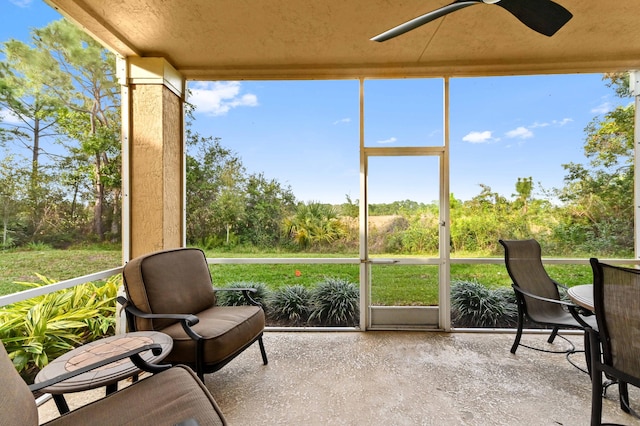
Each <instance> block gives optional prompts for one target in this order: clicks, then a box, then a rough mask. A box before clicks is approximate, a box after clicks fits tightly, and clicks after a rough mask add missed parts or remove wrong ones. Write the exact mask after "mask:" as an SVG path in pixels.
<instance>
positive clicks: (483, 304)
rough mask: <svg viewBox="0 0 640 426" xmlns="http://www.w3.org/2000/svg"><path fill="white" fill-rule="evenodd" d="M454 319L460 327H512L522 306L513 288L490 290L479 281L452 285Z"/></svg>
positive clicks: (460, 282)
mask: <svg viewBox="0 0 640 426" xmlns="http://www.w3.org/2000/svg"><path fill="white" fill-rule="evenodd" d="M451 308H452V319H453V322H454V324H455V326H457V327H480V328H495V327H511V326H513V325H515V324H516V322H517V315H518V308H517V305H516V304H515V302H514V296H513V291H511V290H510V289H505V288H500V289H489V288H487V287H485V286H484V285H482V284H480V283H478V282H477V281H454V282H453V283H452V284H451Z"/></svg>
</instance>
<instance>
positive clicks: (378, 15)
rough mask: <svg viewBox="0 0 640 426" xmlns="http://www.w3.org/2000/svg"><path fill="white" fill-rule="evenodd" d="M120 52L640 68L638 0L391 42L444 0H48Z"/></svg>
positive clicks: (206, 66)
mask: <svg viewBox="0 0 640 426" xmlns="http://www.w3.org/2000/svg"><path fill="white" fill-rule="evenodd" d="M46 1H47V2H48V3H49V4H50V5H52V6H53V7H55V8H56V9H58V10H59V11H60V13H62V14H63V15H65V16H67V17H68V18H70V19H71V20H73V21H75V22H76V23H78V24H79V25H81V26H82V27H84V28H85V30H86V31H88V32H89V33H90V34H92V35H93V36H94V37H96V38H97V39H98V40H100V41H101V42H102V43H103V44H104V45H105V46H107V47H108V48H109V49H111V50H112V51H114V52H116V53H118V54H120V55H122V56H131V55H133V56H142V57H164V58H166V59H167V60H168V61H169V62H170V63H171V64H172V65H173V66H174V67H175V68H176V69H177V70H178V71H179V72H181V73H182V74H183V75H184V76H185V77H187V78H188V79H212V80H215V79H221V80H229V79H314V78H357V77H411V76H425V77H428V76H479V75H509V74H545V73H572V72H607V71H624V70H631V69H637V68H640V25H638V21H637V16H638V9H639V6H640V4H639V2H638V1H637V0H616V1H615V2H605V1H597V2H596V1H585V0H557V1H558V2H559V3H560V4H562V5H563V6H564V7H565V8H567V9H568V10H570V11H571V12H572V13H573V15H574V17H573V19H572V20H571V21H569V23H568V24H567V25H565V27H563V28H562V29H560V31H558V32H557V33H556V34H555V35H554V36H553V37H546V36H543V35H540V34H538V33H536V32H534V31H532V30H530V29H528V28H527V27H525V26H524V25H523V24H521V23H520V22H519V21H518V20H517V19H515V18H514V17H513V16H511V15H510V14H509V13H508V12H506V11H505V10H503V9H502V8H500V7H497V6H495V5H484V4H480V5H476V6H472V7H468V8H465V9H462V10H459V11H457V12H455V13H452V14H450V15H447V16H446V17H444V18H441V19H440V20H437V21H434V22H431V23H429V24H427V25H424V26H422V27H420V28H419V29H416V30H414V31H411V32H409V33H407V34H405V35H402V36H400V37H397V38H395V39H392V40H390V41H387V42H384V43H377V42H373V41H370V40H369V38H371V37H372V36H374V35H376V34H378V33H380V32H382V31H385V30H387V29H389V28H391V27H393V26H395V25H397V24H400V23H402V22H405V21H407V20H409V19H412V18H414V17H416V16H418V15H421V14H423V13H426V12H428V11H431V10H433V9H436V8H438V7H440V6H443V5H445V4H448V3H449V2H450V1H448V0H444V1H442V0H393V1H391V0H322V1H291V0H260V1H257V0H166V1H158V0H109V1H104V0H46Z"/></svg>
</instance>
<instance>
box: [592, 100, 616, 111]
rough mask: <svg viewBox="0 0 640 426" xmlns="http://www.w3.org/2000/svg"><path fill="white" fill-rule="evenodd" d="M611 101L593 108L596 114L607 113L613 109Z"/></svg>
mask: <svg viewBox="0 0 640 426" xmlns="http://www.w3.org/2000/svg"><path fill="white" fill-rule="evenodd" d="M611 108H612V106H611V102H603V103H601V104H600V105H598V106H597V107H595V108H592V109H591V112H592V113H594V114H606V113H608V112H610V111H611Z"/></svg>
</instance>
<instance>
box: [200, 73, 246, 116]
mask: <svg viewBox="0 0 640 426" xmlns="http://www.w3.org/2000/svg"><path fill="white" fill-rule="evenodd" d="M241 89H242V87H241V84H240V82H239V81H222V82H220V81H216V82H197V83H195V84H193V85H192V86H191V96H190V98H189V102H191V103H192V104H194V105H195V106H196V112H200V113H203V114H207V115H214V116H216V115H226V114H227V113H228V112H229V111H230V110H231V109H232V108H237V107H243V106H248V107H254V106H258V97H257V96H256V95H254V94H251V93H246V94H241V93H240V91H241Z"/></svg>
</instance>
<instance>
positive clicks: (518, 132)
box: [506, 126, 533, 139]
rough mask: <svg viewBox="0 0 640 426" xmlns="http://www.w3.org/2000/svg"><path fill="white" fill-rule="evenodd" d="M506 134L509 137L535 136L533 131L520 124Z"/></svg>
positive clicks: (525, 137) (523, 137)
mask: <svg viewBox="0 0 640 426" xmlns="http://www.w3.org/2000/svg"><path fill="white" fill-rule="evenodd" d="M506 136H507V137H508V138H518V139H529V138H532V137H533V132H532V131H531V130H529V129H527V128H526V127H522V126H520V127H518V128H516V129H513V130H509V131H508V132H507V133H506Z"/></svg>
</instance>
